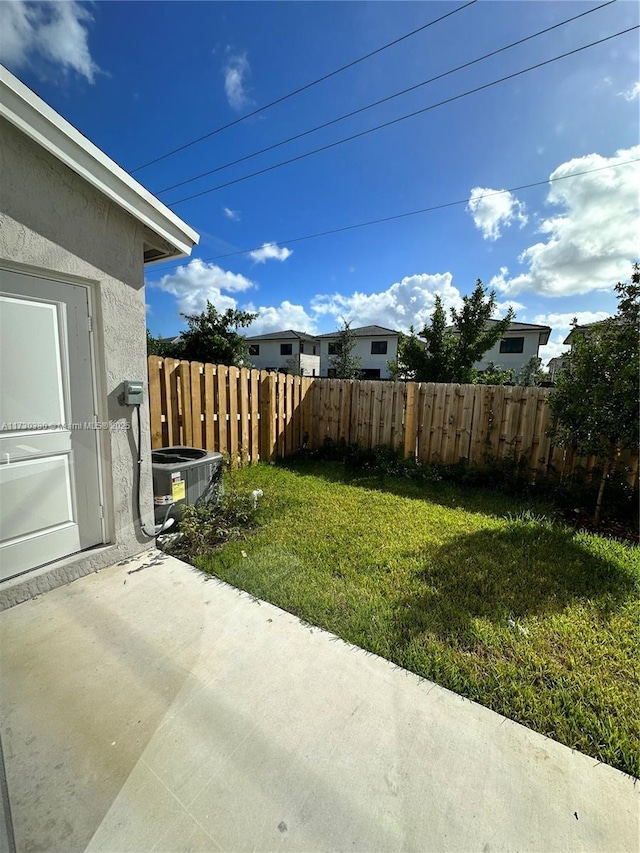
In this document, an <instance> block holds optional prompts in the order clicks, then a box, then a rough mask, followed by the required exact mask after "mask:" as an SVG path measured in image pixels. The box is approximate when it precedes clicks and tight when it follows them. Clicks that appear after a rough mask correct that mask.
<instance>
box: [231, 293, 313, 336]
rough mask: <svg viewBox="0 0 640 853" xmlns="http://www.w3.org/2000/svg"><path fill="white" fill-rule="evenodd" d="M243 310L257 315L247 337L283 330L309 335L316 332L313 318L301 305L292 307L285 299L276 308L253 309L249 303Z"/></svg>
mask: <svg viewBox="0 0 640 853" xmlns="http://www.w3.org/2000/svg"><path fill="white" fill-rule="evenodd" d="M244 310H246V311H251V312H257V313H258V315H259V316H258V319H257V320H254V321H253V323H252V324H251V327H250V328H249V330H248V332H247V334H248V335H264V334H266V333H268V332H281V331H282V330H284V329H295V330H296V331H298V332H308V333H309V334H310V335H314V334H315V333H316V332H317V323H316V319H315V317H312V316H310V315H309V314H308V313H307V312H306V311H305V309H304V308H303V306H302V305H293V304H292V303H291V302H289V301H288V300H287V299H285V300H284V301H283V302H281V303H280V305H278V306H274V305H271V306H268V307H264V306H262V305H261V306H260V307H258V308H255V307H254V305H253V304H251V303H250V304H249V305H247V306H246V307H245V309H244Z"/></svg>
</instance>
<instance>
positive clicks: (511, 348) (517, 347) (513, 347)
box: [500, 338, 524, 352]
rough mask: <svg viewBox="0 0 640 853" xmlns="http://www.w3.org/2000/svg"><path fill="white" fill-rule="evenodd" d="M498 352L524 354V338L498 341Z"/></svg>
mask: <svg viewBox="0 0 640 853" xmlns="http://www.w3.org/2000/svg"><path fill="white" fill-rule="evenodd" d="M500 352H524V338H504V339H503V340H501V341H500Z"/></svg>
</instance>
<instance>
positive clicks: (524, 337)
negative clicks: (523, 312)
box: [474, 320, 551, 373]
mask: <svg viewBox="0 0 640 853" xmlns="http://www.w3.org/2000/svg"><path fill="white" fill-rule="evenodd" d="M497 322H498V321H497V320H489V323H490V324H495V323H497ZM550 334H551V328H550V327H549V326H537V325H535V324H533V323H511V325H510V326H509V330H508V332H507V333H506V334H505V336H504V337H503V338H502V340H500V341H498V343H497V344H495V346H493V347H492V348H491V349H490V350H487V352H486V353H485V354H484V356H483V357H482V359H481V360H480V361H478V362H476V364H475V365H474V366H475V367H476V368H477V369H478V370H485V369H486V368H487V367H488V366H489V364H491V363H493V364H494V365H497V366H499V367H501V368H503V369H505V370H507V369H511V370H513V371H514V372H515V373H519V372H520V371H521V370H522V368H523V367H524V366H525V365H526V364H527V363H528V362H529V361H530V360H531V359H532V358H536V357H538V352H539V349H540V347H541V346H544V345H545V344H547V343H548V342H549V335H550Z"/></svg>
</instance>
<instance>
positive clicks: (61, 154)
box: [0, 65, 200, 261]
mask: <svg viewBox="0 0 640 853" xmlns="http://www.w3.org/2000/svg"><path fill="white" fill-rule="evenodd" d="M0 116H1V117H2V118H4V119H5V120H6V121H8V122H9V123H10V124H12V125H14V126H15V127H17V128H18V129H19V130H21V131H22V132H23V133H24V134H25V135H26V136H28V137H29V138H31V139H33V140H34V142H36V143H37V144H38V145H40V146H41V147H42V148H44V150H45V151H48V152H49V153H50V154H52V155H53V156H54V157H55V158H56V159H57V160H59V161H60V162H61V163H64V165H65V166H67V167H68V168H69V169H71V170H72V171H74V172H75V173H76V174H78V175H80V177H81V178H83V179H84V180H85V181H86V182H87V183H88V184H90V185H91V186H93V187H94V188H95V189H97V190H98V191H99V192H101V193H102V194H103V195H105V196H106V197H107V198H109V199H110V200H111V201H112V202H114V204H117V205H118V206H119V207H121V208H122V209H123V210H125V211H127V213H129V214H131V216H133V217H134V218H135V219H136V220H138V221H139V222H142V223H143V224H144V225H146V226H147V228H149V229H150V230H151V231H152V232H153V233H154V234H156V235H158V237H160V238H161V240H162V241H165V242H166V243H167V244H168V247H167V250H166V251H165V252H161V253H160V254H161V256H158V255H156V256H155V257H154V258H153V260H156V261H157V260H164V259H168V258H174V257H182V256H185V255H190V254H191V251H192V249H193V247H194V246H196V245H197V244H198V241H199V240H200V235H199V234H198V233H197V232H196V231H194V230H193V228H191V227H189V226H188V225H187V224H186V223H185V222H183V221H182V219H180V217H179V216H177V215H176V214H175V213H174V212H173V211H172V210H169V208H168V207H166V205H164V204H163V203H162V202H161V201H159V200H158V199H157V198H156V197H155V196H154V195H153V194H152V193H150V192H149V191H148V190H146V189H145V188H144V187H143V186H142V185H141V184H139V183H138V181H136V180H135V179H134V178H132V177H131V175H129V174H128V173H127V172H126V171H125V170H124V169H123V168H122V167H120V166H118V164H117V163H115V162H114V161H113V160H112V159H111V158H110V157H108V156H107V155H106V154H105V153H104V152H103V151H101V150H100V149H99V148H98V147H97V146H96V145H94V144H93V142H90V140H88V139H87V137H86V136H83V134H82V133H80V131H79V130H77V129H76V128H75V127H74V126H73V125H72V124H71V123H70V122H68V121H67V120H66V119H64V118H63V117H62V116H61V115H59V114H58V113H57V112H56V111H55V110H54V109H53V108H52V107H50V106H49V105H48V104H47V103H46V102H45V101H43V100H42V99H41V98H40V97H38V95H36V94H35V92H33V91H32V90H31V89H29V87H28V86H25V85H24V83H22V82H21V81H20V80H18V78H17V77H15V76H14V75H13V74H11V72H10V71H8V70H7V69H6V68H5V67H4V66H3V65H0Z"/></svg>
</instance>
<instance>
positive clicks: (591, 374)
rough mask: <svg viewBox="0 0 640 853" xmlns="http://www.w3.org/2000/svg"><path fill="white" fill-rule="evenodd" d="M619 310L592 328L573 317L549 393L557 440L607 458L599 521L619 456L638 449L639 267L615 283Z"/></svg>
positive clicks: (555, 438)
mask: <svg viewBox="0 0 640 853" xmlns="http://www.w3.org/2000/svg"><path fill="white" fill-rule="evenodd" d="M615 291H616V294H617V297H618V300H619V302H618V311H617V313H616V315H615V316H614V317H610V318H609V319H607V320H604V321H602V322H600V323H594V324H593V325H592V326H590V327H589V328H588V329H582V330H580V329H579V328H578V324H577V321H576V320H574V323H573V326H574V330H575V334H574V335H573V341H572V349H571V353H570V354H569V355H568V356H567V358H566V359H565V365H564V366H563V368H562V370H560V372H559V373H558V376H557V379H556V387H555V389H554V391H553V393H552V394H551V395H550V397H549V405H550V406H551V411H552V413H553V416H554V421H555V422H554V427H553V428H552V430H551V435H552V438H553V440H554V442H555V443H556V444H559V445H560V446H562V447H567V448H570V449H572V450H575V451H577V452H578V453H579V454H580V455H590V454H594V455H596V456H602V457H604V458H605V460H606V462H605V464H604V466H603V471H602V480H601V486H600V493H599V495H598V502H597V505H596V513H595V516H594V522H595V523H596V524H597V523H598V522H599V520H600V508H601V504H602V493H603V490H604V485H605V481H606V479H607V477H608V474H609V472H610V470H611V469H612V467H613V466H614V464H615V458H616V456H617V454H618V453H619V452H620V451H621V450H623V449H625V448H637V447H638V422H639V417H640V405H639V399H638V383H639V380H640V366H639V365H640V319H639V318H640V267H639V266H638V264H634V267H633V272H632V276H631V280H630V281H628V282H626V283H621V282H618V284H617V285H616V287H615Z"/></svg>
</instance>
